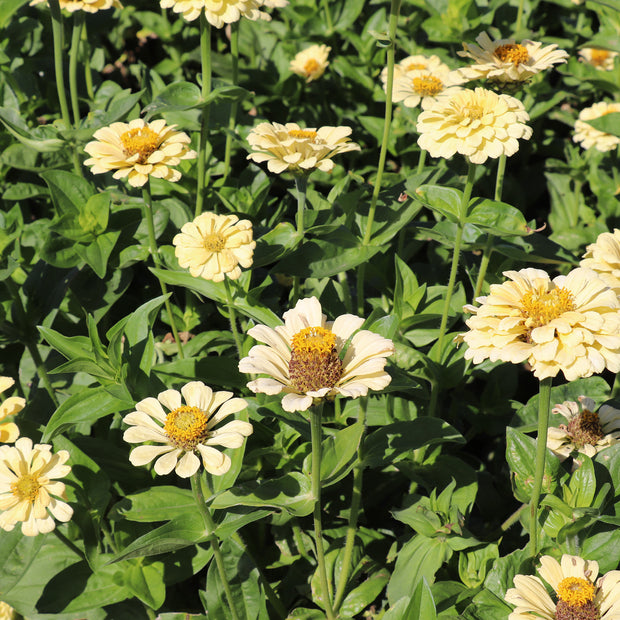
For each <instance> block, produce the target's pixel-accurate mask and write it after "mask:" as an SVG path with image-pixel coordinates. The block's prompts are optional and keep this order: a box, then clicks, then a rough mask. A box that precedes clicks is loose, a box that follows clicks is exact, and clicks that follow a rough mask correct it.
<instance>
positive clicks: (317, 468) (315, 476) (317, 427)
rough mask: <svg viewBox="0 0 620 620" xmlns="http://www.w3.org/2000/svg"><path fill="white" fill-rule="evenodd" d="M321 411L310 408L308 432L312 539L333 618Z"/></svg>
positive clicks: (319, 407)
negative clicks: (323, 503)
mask: <svg viewBox="0 0 620 620" xmlns="http://www.w3.org/2000/svg"><path fill="white" fill-rule="evenodd" d="M322 413H323V403H322V402H321V403H320V404H318V405H317V406H316V407H314V408H313V409H311V410H310V432H311V439H312V495H313V497H314V511H313V521H314V540H315V546H316V561H317V565H318V566H317V568H318V571H319V581H320V583H321V590H322V591H323V598H324V601H323V608H324V609H325V613H326V614H327V619H328V620H335V618H336V616H335V614H334V610H333V608H332V604H331V598H332V593H331V588H330V584H329V581H328V579H327V568H326V566H325V550H324V549H323V524H322V521H321V440H322V436H323V426H322V422H321V415H322Z"/></svg>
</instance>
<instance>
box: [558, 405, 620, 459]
mask: <svg viewBox="0 0 620 620" xmlns="http://www.w3.org/2000/svg"><path fill="white" fill-rule="evenodd" d="M594 409H595V404H594V401H593V400H592V399H591V398H586V397H585V396H580V397H579V403H576V402H575V401H572V400H567V401H564V402H563V403H562V404H561V405H556V406H555V407H554V408H553V409H552V410H551V412H552V413H557V414H560V415H563V416H564V417H565V418H566V420H567V422H568V424H560V426H559V427H557V426H550V427H549V434H548V435H547V447H548V448H549V450H551V451H552V452H553V453H554V454H555V455H556V456H558V457H559V458H560V459H562V460H564V459H567V458H568V457H569V456H570V455H571V453H572V452H581V453H583V454H585V455H586V456H589V457H593V456H594V455H595V454H596V453H597V452H600V451H601V450H603V448H608V447H609V446H612V445H613V444H615V443H617V441H618V438H620V411H619V410H618V409H614V408H613V407H610V406H609V405H603V406H602V407H601V408H600V409H599V410H598V413H596V412H595V411H594Z"/></svg>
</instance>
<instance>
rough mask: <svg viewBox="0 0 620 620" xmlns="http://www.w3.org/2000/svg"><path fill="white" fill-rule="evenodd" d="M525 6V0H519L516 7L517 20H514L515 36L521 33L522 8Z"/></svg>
mask: <svg viewBox="0 0 620 620" xmlns="http://www.w3.org/2000/svg"><path fill="white" fill-rule="evenodd" d="M524 6H525V0H519V8H518V9H517V20H516V22H515V30H514V32H515V36H516V37H519V36H520V35H521V24H522V23H523V9H524Z"/></svg>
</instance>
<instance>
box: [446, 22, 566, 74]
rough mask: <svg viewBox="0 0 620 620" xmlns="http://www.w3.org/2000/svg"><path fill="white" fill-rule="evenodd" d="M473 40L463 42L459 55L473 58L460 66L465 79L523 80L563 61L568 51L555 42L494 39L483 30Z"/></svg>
mask: <svg viewBox="0 0 620 620" xmlns="http://www.w3.org/2000/svg"><path fill="white" fill-rule="evenodd" d="M476 42H477V43H478V45H475V44H473V43H472V44H468V43H463V49H464V51H462V52H457V53H458V55H459V56H465V57H467V58H472V59H473V60H474V61H475V64H473V65H470V66H469V67H464V68H462V69H459V71H460V72H461V73H462V75H463V77H465V78H467V79H468V80H477V79H481V78H482V79H488V80H493V81H495V82H500V83H506V82H524V81H525V80H529V79H530V78H531V77H532V76H533V75H536V74H537V73H540V72H541V71H544V70H545V69H549V67H552V66H553V65H554V64H558V63H563V62H566V59H567V58H568V54H567V53H566V52H565V51H564V50H560V49H557V47H558V46H557V45H555V44H553V45H547V46H545V47H543V46H542V45H543V44H542V43H537V42H535V41H529V40H527V39H526V40H524V41H521V43H516V42H515V40H514V39H497V40H493V39H491V37H489V35H488V34H487V33H486V32H481V33H480V34H479V35H478V36H477V37H476Z"/></svg>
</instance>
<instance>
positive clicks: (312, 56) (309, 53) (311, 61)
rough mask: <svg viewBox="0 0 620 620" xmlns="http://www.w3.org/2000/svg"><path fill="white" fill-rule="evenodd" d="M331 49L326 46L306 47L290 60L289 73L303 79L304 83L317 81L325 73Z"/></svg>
mask: <svg viewBox="0 0 620 620" xmlns="http://www.w3.org/2000/svg"><path fill="white" fill-rule="evenodd" d="M331 49H332V48H331V47H328V46H327V45H311V46H310V47H307V48H306V49H305V50H302V51H301V52H299V53H298V54H297V55H296V56H295V58H293V60H291V64H290V69H291V71H292V72H293V73H296V74H297V75H300V76H301V77H303V78H305V79H306V82H312V81H313V80H317V79H318V78H320V77H321V76H322V75H323V74H324V73H325V69H327V65H329V62H328V60H327V57H328V56H329V52H331Z"/></svg>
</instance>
